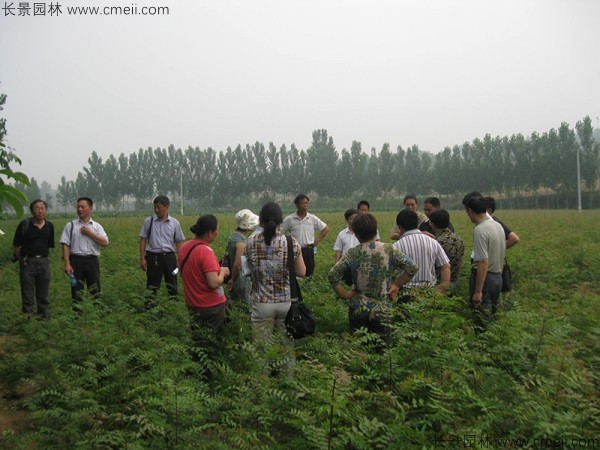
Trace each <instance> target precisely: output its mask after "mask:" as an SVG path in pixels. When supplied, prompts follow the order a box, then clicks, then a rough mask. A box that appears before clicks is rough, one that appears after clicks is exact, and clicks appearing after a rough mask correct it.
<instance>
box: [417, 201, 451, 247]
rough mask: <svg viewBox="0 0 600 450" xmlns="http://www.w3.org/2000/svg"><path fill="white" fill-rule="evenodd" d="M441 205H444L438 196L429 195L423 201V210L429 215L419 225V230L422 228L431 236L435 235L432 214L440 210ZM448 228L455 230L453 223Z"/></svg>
mask: <svg viewBox="0 0 600 450" xmlns="http://www.w3.org/2000/svg"><path fill="white" fill-rule="evenodd" d="M441 207H442V205H441V203H440V199H439V198H437V197H427V198H426V199H425V200H424V201H423V212H424V213H425V215H426V216H427V219H425V221H423V222H421V224H420V225H419V230H421V231H422V232H423V233H425V234H428V235H429V236H431V237H435V233H434V232H433V228H432V226H431V222H430V216H431V213H432V212H434V211H437V210H439V209H440V208H441ZM446 228H449V229H450V231H452V232H454V227H453V226H452V224H451V223H448V226H447V227H446Z"/></svg>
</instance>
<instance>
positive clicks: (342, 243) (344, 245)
mask: <svg viewBox="0 0 600 450" xmlns="http://www.w3.org/2000/svg"><path fill="white" fill-rule="evenodd" d="M358 244H359V242H358V239H356V235H355V234H354V233H353V232H352V231H350V230H349V229H348V227H346V228H344V229H343V230H342V231H340V232H339V233H338V235H337V238H336V240H335V244H333V249H334V250H335V251H336V252H342V255H343V254H344V253H346V252H347V251H348V250H350V249H351V248H353V247H356V246H357V245H358Z"/></svg>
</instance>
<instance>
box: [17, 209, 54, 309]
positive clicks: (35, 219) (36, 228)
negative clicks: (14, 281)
mask: <svg viewBox="0 0 600 450" xmlns="http://www.w3.org/2000/svg"><path fill="white" fill-rule="evenodd" d="M29 211H31V215H32V218H31V219H25V220H22V221H21V222H20V223H19V225H18V226H17V229H16V230H15V237H14V239H13V250H14V258H15V260H17V261H19V279H20V282H21V311H22V312H23V313H25V314H27V315H28V316H32V315H33V307H34V305H35V303H37V314H38V316H39V317H41V318H43V319H49V318H50V311H49V308H50V300H49V299H48V289H49V287H50V261H49V260H48V252H49V249H51V248H54V225H53V224H52V222H50V221H48V220H46V213H47V211H48V204H47V203H46V202H45V201H43V200H40V199H37V200H34V201H33V202H31V204H30V205H29Z"/></svg>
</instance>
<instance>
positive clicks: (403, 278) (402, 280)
mask: <svg viewBox="0 0 600 450" xmlns="http://www.w3.org/2000/svg"><path fill="white" fill-rule="evenodd" d="M411 279H412V277H411V276H409V275H408V274H407V273H406V272H402V273H401V274H400V275H399V276H398V278H396V279H395V280H394V281H393V282H392V285H391V286H390V288H389V289H388V291H387V295H388V297H389V298H390V300H394V299H395V298H396V296H397V295H398V292H399V291H400V288H401V287H402V286H404V285H405V284H406V283H408V282H409V281H410V280H411Z"/></svg>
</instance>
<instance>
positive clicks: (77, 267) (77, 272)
mask: <svg viewBox="0 0 600 450" xmlns="http://www.w3.org/2000/svg"><path fill="white" fill-rule="evenodd" d="M93 210H94V202H93V201H92V199H91V198H89V197H80V198H78V199H77V215H78V216H79V219H77V220H72V221H70V222H68V223H67V224H66V225H65V227H64V229H63V232H62V235H61V237H60V243H61V244H62V248H63V261H64V267H65V268H64V272H65V273H66V274H67V275H68V276H69V277H71V279H72V280H73V281H72V282H71V298H72V299H73V302H74V303H73V308H74V309H75V310H77V309H78V308H77V306H76V303H77V302H79V301H80V300H81V297H80V294H79V293H80V291H82V290H83V288H84V286H85V285H87V288H88V291H89V292H90V293H91V294H92V295H93V296H94V298H98V297H99V295H100V263H99V261H98V256H99V255H100V247H107V246H108V236H107V235H106V232H105V231H104V228H102V225H100V224H99V223H98V222H96V221H94V220H92V211H93Z"/></svg>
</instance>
